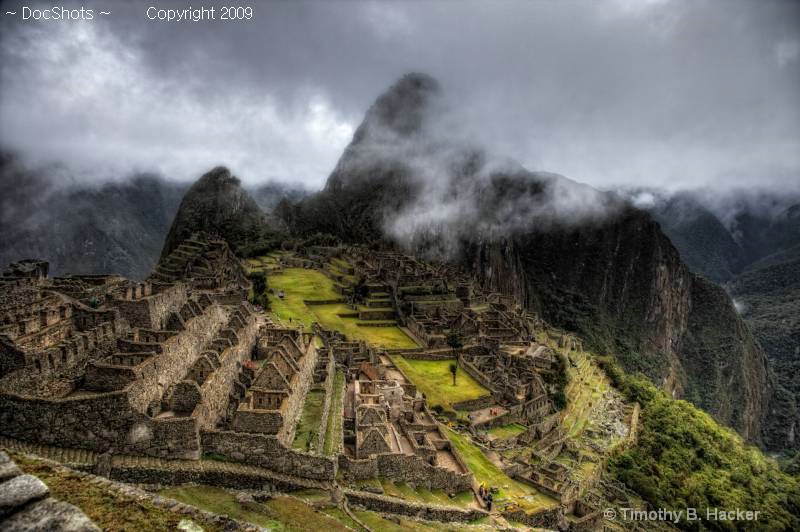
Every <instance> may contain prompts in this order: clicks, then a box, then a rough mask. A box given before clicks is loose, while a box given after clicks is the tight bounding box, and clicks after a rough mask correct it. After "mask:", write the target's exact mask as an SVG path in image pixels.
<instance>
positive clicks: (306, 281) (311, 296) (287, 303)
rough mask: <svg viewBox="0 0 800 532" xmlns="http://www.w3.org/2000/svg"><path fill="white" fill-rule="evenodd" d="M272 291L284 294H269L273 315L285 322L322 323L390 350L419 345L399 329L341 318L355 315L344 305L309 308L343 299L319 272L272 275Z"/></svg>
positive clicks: (299, 270)
mask: <svg viewBox="0 0 800 532" xmlns="http://www.w3.org/2000/svg"><path fill="white" fill-rule="evenodd" d="M267 284H268V285H269V288H270V289H272V290H274V291H275V292H280V291H283V293H284V297H283V298H280V297H278V296H277V295H274V294H269V301H270V305H271V309H272V312H273V313H274V314H275V315H276V316H277V317H278V318H280V319H281V320H282V321H284V322H286V323H290V322H291V323H296V322H300V323H302V324H304V325H305V326H306V327H307V328H310V327H311V324H312V323H314V322H315V321H316V322H319V324H320V325H322V326H323V327H325V328H327V329H333V330H336V331H339V332H341V333H343V334H345V335H346V336H347V337H348V338H349V339H352V340H365V341H367V342H369V343H370V344H372V345H375V346H379V347H385V348H388V349H398V348H409V349H412V348H415V347H418V346H417V344H416V343H415V342H414V341H413V340H412V339H411V338H409V336H408V335H407V334H406V333H404V332H403V331H402V330H401V329H400V328H399V327H397V326H390V327H374V326H368V325H367V324H368V323H369V322H366V321H360V320H359V319H358V318H350V317H341V316H340V315H339V314H347V313H353V312H354V311H353V310H351V309H349V308H348V307H347V306H346V305H344V304H343V303H332V304H327V305H306V304H305V303H304V301H314V300H317V301H320V300H333V299H341V298H342V295H341V294H339V293H337V292H336V291H335V290H334V284H333V281H332V280H331V279H330V278H328V277H327V276H325V275H324V274H323V273H322V272H320V271H318V270H309V269H304V268H286V269H284V270H283V271H282V272H281V273H278V274H273V275H270V276H269V278H268V279H267Z"/></svg>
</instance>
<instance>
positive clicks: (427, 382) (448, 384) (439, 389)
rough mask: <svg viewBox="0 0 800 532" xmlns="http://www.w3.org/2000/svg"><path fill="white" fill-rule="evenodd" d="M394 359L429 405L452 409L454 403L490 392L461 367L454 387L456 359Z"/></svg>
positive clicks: (399, 357)
mask: <svg viewBox="0 0 800 532" xmlns="http://www.w3.org/2000/svg"><path fill="white" fill-rule="evenodd" d="M393 361H394V363H395V364H396V365H397V367H398V368H400V369H401V370H402V371H403V373H405V374H406V376H408V378H409V379H411V382H413V383H414V384H415V385H416V386H417V389H418V390H419V391H421V392H422V393H424V394H425V397H426V399H427V400H428V406H430V407H434V406H436V405H441V406H442V407H443V408H445V409H446V410H452V409H453V408H452V405H453V403H458V402H461V401H467V400H470V399H477V398H478V397H483V396H484V395H489V390H487V389H486V388H484V387H483V386H481V385H480V384H479V383H478V382H477V381H476V380H475V379H473V378H472V377H470V375H469V374H468V373H467V372H465V371H464V370H463V369H461V368H459V369H458V375H457V376H456V385H455V386H453V375H452V374H451V373H450V364H453V363H454V362H455V360H413V359H409V358H403V357H402V356H395V357H393Z"/></svg>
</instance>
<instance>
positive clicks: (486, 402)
mask: <svg viewBox="0 0 800 532" xmlns="http://www.w3.org/2000/svg"><path fill="white" fill-rule="evenodd" d="M494 403H495V400H494V397H492V396H491V395H484V396H482V397H478V398H476V399H468V400H466V401H461V402H458V403H453V404H452V406H453V409H454V410H464V411H472V410H481V409H483V408H489V407H490V406H492V405H493V404H494Z"/></svg>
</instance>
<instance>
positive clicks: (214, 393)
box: [192, 314, 259, 429]
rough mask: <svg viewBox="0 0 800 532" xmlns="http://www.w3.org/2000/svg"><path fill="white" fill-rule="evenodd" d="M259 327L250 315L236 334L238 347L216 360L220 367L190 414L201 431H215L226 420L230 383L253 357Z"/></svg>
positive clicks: (204, 386)
mask: <svg viewBox="0 0 800 532" xmlns="http://www.w3.org/2000/svg"><path fill="white" fill-rule="evenodd" d="M258 327H259V323H258V319H257V317H256V315H255V314H251V315H249V316H248V317H247V322H246V323H245V326H244V327H242V328H241V329H239V330H238V331H237V332H236V334H237V336H238V340H239V343H238V344H237V345H236V346H234V347H231V348H228V349H226V350H224V351H223V352H222V356H220V357H219V359H220V367H218V368H217V369H216V370H215V371H214V372H213V373H211V375H209V376H208V378H207V379H206V380H205V382H204V383H203V385H202V386H201V394H202V396H203V400H202V402H201V403H200V404H199V405H198V406H197V408H195V411H194V412H193V413H192V417H193V418H195V419H197V422H198V426H199V427H200V428H204V429H211V428H214V426H215V425H216V424H217V422H218V421H219V420H220V419H222V418H223V417H224V416H225V413H226V410H227V408H228V399H229V397H230V395H231V394H232V393H233V383H234V381H235V380H236V377H237V376H238V374H239V371H240V368H241V366H242V364H244V362H245V361H247V360H250V358H251V357H252V353H253V349H254V348H255V344H256V336H257V334H258Z"/></svg>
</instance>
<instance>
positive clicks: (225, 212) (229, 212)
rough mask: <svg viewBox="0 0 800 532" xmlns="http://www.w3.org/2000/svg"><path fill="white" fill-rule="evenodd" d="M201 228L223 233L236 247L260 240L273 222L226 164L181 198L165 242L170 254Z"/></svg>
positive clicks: (205, 176) (205, 177) (216, 233)
mask: <svg viewBox="0 0 800 532" xmlns="http://www.w3.org/2000/svg"><path fill="white" fill-rule="evenodd" d="M197 231H204V232H207V233H210V234H214V235H219V236H220V237H222V238H224V239H225V240H226V241H227V242H228V244H230V245H231V247H232V248H233V249H235V250H239V249H240V248H242V246H246V245H248V244H252V243H257V242H259V241H260V240H261V239H263V238H264V237H265V236H266V235H267V234H268V233H269V232H270V229H269V224H268V221H267V219H266V217H265V215H264V213H263V212H262V211H261V209H259V208H258V205H257V204H256V202H255V200H254V199H253V198H252V196H250V194H249V193H248V192H247V191H245V190H244V189H243V188H242V187H241V182H240V181H239V178H237V177H236V176H234V175H232V174H231V172H230V170H228V169H227V168H226V167H224V166H217V167H216V168H213V169H211V170H210V171H208V172H206V173H205V174H203V175H202V176H201V177H200V178H199V179H198V180H197V181H196V182H195V183H194V185H192V186H191V188H190V189H189V190H188V191H187V192H186V195H185V196H184V197H183V201H181V205H180V207H179V208H178V213H177V214H176V215H175V219H174V221H173V223H172V227H171V228H170V231H169V234H168V235H167V238H166V240H165V242H164V248H163V249H162V251H161V257H162V258H163V257H166V256H167V255H168V254H169V253H170V252H171V251H172V250H173V249H174V248H175V247H177V246H178V244H179V243H180V242H182V241H183V240H185V239H187V238H189V237H190V236H191V235H192V234H193V233H195V232H197Z"/></svg>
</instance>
